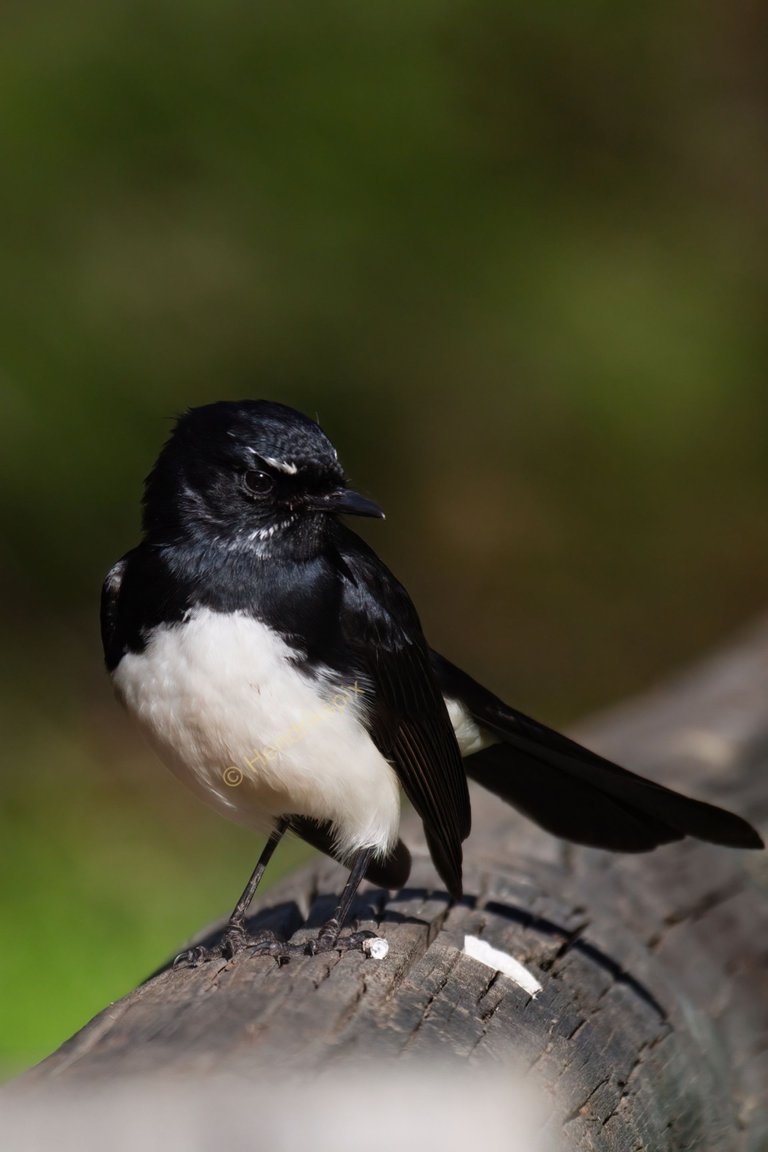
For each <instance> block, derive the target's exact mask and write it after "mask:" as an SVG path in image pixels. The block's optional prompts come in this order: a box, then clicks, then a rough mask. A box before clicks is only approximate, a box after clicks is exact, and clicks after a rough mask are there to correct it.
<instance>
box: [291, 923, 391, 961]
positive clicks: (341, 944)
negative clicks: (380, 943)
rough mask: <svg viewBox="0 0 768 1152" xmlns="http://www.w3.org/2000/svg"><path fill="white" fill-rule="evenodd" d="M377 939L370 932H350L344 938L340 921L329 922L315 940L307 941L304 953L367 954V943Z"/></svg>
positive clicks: (317, 954) (313, 954) (310, 954)
mask: <svg viewBox="0 0 768 1152" xmlns="http://www.w3.org/2000/svg"><path fill="white" fill-rule="evenodd" d="M376 939H377V936H376V933H375V932H368V931H362V932H350V934H349V935H348V936H342V935H341V926H340V924H339V922H338V920H329V921H328V923H327V924H324V925H323V926H322V928H321V929H320V931H319V932H318V934H317V936H316V937H315V939H314V940H309V941H307V943H306V944H305V945H304V953H305V955H306V956H319V955H321V954H322V953H323V952H354V951H360V952H365V951H366V948H365V941H366V940H376Z"/></svg>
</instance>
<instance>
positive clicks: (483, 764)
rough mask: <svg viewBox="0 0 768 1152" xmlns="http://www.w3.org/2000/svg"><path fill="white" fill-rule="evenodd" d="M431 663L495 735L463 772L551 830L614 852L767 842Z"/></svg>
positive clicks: (439, 660)
mask: <svg viewBox="0 0 768 1152" xmlns="http://www.w3.org/2000/svg"><path fill="white" fill-rule="evenodd" d="M433 662H434V667H435V671H436V672H437V675H438V678H439V679H440V682H441V685H442V686H443V691H444V692H445V693H446V695H448V696H451V697H454V698H457V699H459V700H461V702H462V703H463V704H464V706H465V707H466V708H467V710H468V711H469V712H470V714H471V715H472V717H473V718H474V720H475V721H476V723H477V724H479V725H481V727H482V728H483V729H484V731H485V732H486V733H487V734H488V735H489V736H491V737H492V738H495V739H496V740H497V741H498V742H497V743H494V744H491V745H490V746H488V747H485V748H483V749H482V750H481V751H478V752H475V753H473V754H472V755H470V756H468V757H467V758H466V760H465V762H464V763H465V766H466V769H467V775H468V776H469V777H470V778H471V779H473V780H476V781H477V782H478V783H479V784H482V785H483V786H484V787H485V788H488V789H489V790H490V791H491V792H494V793H495V794H496V795H497V796H500V797H501V798H502V799H503V800H506V801H507V802H508V803H509V804H512V805H513V806H514V807H516V808H519V809H520V811H521V812H524V813H525V814H526V815H527V816H530V817H531V819H533V820H535V821H536V823H537V824H540V825H541V826H542V827H543V828H546V829H547V830H548V831H550V832H554V833H555V835H557V836H563V837H565V838H566V839H568V840H573V841H575V842H576V843H578V844H589V845H592V846H594V847H598V848H610V849H612V850H613V851H619V852H645V851H648V850H649V849H651V848H655V847H656V846H657V845H659V844H666V843H669V842H670V841H673V840H680V839H682V838H683V837H684V836H695V837H697V838H698V839H699V840H707V841H709V842H711V843H713V844H723V845H726V846H729V847H735V848H762V847H764V845H763V841H762V839H761V838H760V836H759V835H758V833H757V832H756V831H755V829H754V828H753V827H752V825H751V824H749V823H748V822H747V821H746V820H743V819H742V818H741V816H736V815H735V814H734V813H732V812H726V811H725V810H724V809H723V808H717V807H716V806H715V805H713V804H706V803H704V802H703V801H701V800H693V799H691V798H690V797H688V796H683V795H682V794H681V793H679V792H673V791H672V790H671V789H670V788H665V787H664V786H663V785H661V784H656V783H654V782H653V781H652V780H646V779H645V778H644V777H642V776H638V775H636V773H634V772H630V771H628V770H627V769H626V768H620V767H619V766H618V764H613V763H612V762H611V761H610V760H606V759H605V758H604V757H602V756H598V755H597V753H595V752H591V751H590V750H589V749H587V748H584V747H582V745H580V744H577V743H576V741H575V740H571V739H569V738H568V737H567V736H562V735H561V734H560V733H559V732H555V731H553V730H552V729H551V728H547V727H546V726H545V725H543V724H539V723H538V722H537V721H535V720H532V719H530V717H528V716H524V715H523V713H521V712H517V711H516V710H515V709H514V708H510V707H508V705H506V704H504V703H503V701H501V700H499V699H498V697H496V696H494V695H493V694H492V693H490V692H488V691H487V690H486V689H485V688H482V687H481V686H480V685H479V684H477V683H476V682H475V681H474V680H472V679H471V677H469V676H467V675H466V673H464V672H462V671H461V670H460V669H458V668H456V667H455V666H454V665H452V664H450V663H449V662H448V661H447V660H445V659H444V658H443V657H440V656H437V654H433Z"/></svg>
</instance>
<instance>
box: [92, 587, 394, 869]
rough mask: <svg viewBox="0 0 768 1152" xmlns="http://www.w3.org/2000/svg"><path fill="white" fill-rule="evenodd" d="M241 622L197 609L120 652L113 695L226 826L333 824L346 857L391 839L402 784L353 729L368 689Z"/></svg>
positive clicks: (359, 727) (361, 731)
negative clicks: (342, 680)
mask: <svg viewBox="0 0 768 1152" xmlns="http://www.w3.org/2000/svg"><path fill="white" fill-rule="evenodd" d="M295 655H296V653H295V652H294V651H293V650H292V649H291V648H289V647H288V645H286V644H285V642H284V641H283V640H282V639H281V638H280V636H278V635H277V633H275V632H273V631H272V630H271V629H270V628H268V627H266V625H264V624H261V623H259V622H258V621H257V620H254V619H252V618H251V617H249V616H246V615H245V614H240V613H236V614H233V615H227V614H222V613H217V612H212V611H210V610H209V609H196V610H195V611H194V612H193V613H191V614H190V616H189V617H188V618H187V620H185V622H184V623H183V624H177V625H173V626H167V627H160V628H158V629H157V630H156V631H155V632H154V633H153V635H152V637H151V638H150V640H149V642H148V644H147V647H146V649H145V650H144V652H142V653H140V654H136V653H130V652H129V653H127V654H126V655H125V656H123V658H122V660H121V661H120V663H119V664H118V666H117V668H116V669H115V671H114V673H113V680H114V684H115V688H116V690H117V693H118V695H119V697H120V698H121V699H122V701H123V702H124V704H125V705H126V707H127V708H128V710H129V711H130V712H132V713H133V714H134V715H135V716H136V717H137V719H138V720H139V722H140V724H141V725H142V727H143V729H144V731H145V732H146V734H147V735H148V737H149V739H150V740H151V742H152V743H153V745H154V746H155V748H156V749H157V751H158V752H159V754H160V756H161V758H162V759H163V760H164V761H165V762H166V763H167V764H168V766H169V767H170V768H171V769H172V771H173V772H174V773H175V774H176V775H177V776H178V777H179V778H180V779H182V780H184V782H185V783H187V784H189V785H190V786H191V787H192V788H193V789H194V790H195V791H196V792H197V793H198V794H199V795H201V796H202V797H203V798H204V799H205V800H207V801H208V802H209V803H210V804H212V805H213V806H214V807H216V808H217V809H219V810H220V811H221V812H223V813H224V814H225V815H228V816H230V817H232V818H233V819H235V820H238V821H240V822H242V823H245V824H248V825H249V826H251V827H254V828H257V829H260V830H263V829H266V828H269V827H270V826H271V824H272V821H273V820H274V818H275V817H277V816H283V815H291V814H296V815H301V816H308V817H311V818H314V819H316V820H330V821H331V823H332V824H333V826H334V829H335V831H336V835H337V842H338V845H339V848H340V850H341V852H342V854H344V855H346V854H349V853H352V852H353V851H355V850H356V849H358V848H363V847H375V848H377V849H378V850H379V852H380V853H382V854H384V853H386V851H387V850H388V849H390V848H391V847H392V846H393V845H394V843H395V841H396V840H397V831H398V825H399V818H400V792H399V787H398V782H397V777H396V775H395V773H394V771H393V769H392V768H391V766H390V765H389V764H388V763H387V761H386V760H385V759H384V757H383V756H382V755H381V753H380V752H379V751H378V750H377V748H376V746H375V745H374V744H373V742H372V740H371V739H370V737H369V736H368V734H367V732H366V730H365V727H364V726H363V724H362V723H361V722H360V717H361V716H362V715H363V710H364V707H365V704H364V697H363V690H364V685H363V684H360V683H354V682H351V683H349V684H343V685H341V686H340V687H339V686H338V681H335V682H332V681H331V677H330V675H328V676H327V677H321V678H320V679H319V680H317V679H313V678H312V677H310V676H306V675H304V674H302V673H301V672H300V671H299V669H298V668H297V667H296V665H295V663H292V658H293V659H295Z"/></svg>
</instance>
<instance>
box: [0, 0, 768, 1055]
mask: <svg viewBox="0 0 768 1152" xmlns="http://www.w3.org/2000/svg"><path fill="white" fill-rule="evenodd" d="M767 24H768V12H767V11H766V9H765V8H764V7H762V8H761V7H760V6H758V5H754V4H752V3H746V2H745V0H728V2H727V3H726V2H725V0H715V2H714V3H713V4H711V5H706V6H701V5H698V4H693V3H690V2H688V3H686V2H681V0H672V2H671V3H670V2H669V0H665V2H664V3H661V2H658V0H656V2H652V3H650V4H645V5H642V6H635V7H632V6H629V5H610V4H607V3H604V2H602V3H600V2H597V0H584V2H582V3H580V4H577V5H573V4H569V3H565V2H564V0H543V2H542V3H538V4H536V5H531V4H525V5H523V4H519V3H515V2H514V0H512V2H510V0H505V2H504V3H500V2H497V3H491V2H486V0H474V2H473V3H471V4H469V3H460V2H451V0H443V2H441V3H434V2H430V0H408V2H407V3H406V2H404V0H388V2H387V3H377V2H375V0H373V2H370V3H366V4H359V3H351V2H346V3H340V2H334V0H328V2H327V3H324V4H322V5H311V4H308V3H298V2H296V0H288V2H284V3H280V4H272V5H266V4H259V3H242V2H238V0H218V2H217V3H215V4H214V3H213V2H212V0H185V3H183V4H182V3H175V2H173V0H152V3H146V2H142V0H131V2H130V3H120V2H115V3H111V4H103V3H97V2H96V0H71V2H70V3H69V4H67V5H61V4H55V3H50V2H47V3H46V2H45V0H39V2H38V3H35V4H29V3H21V2H20V0H6V3H5V4H4V5H3V7H2V13H0V173H2V175H1V177H0V255H1V259H2V265H1V271H0V357H1V358H0V392H1V394H2V402H3V403H2V421H0V469H1V470H2V472H1V476H2V484H1V486H0V508H1V511H2V542H3V558H4V563H3V565H2V572H1V574H0V580H1V581H2V599H1V603H2V611H3V614H4V618H3V621H2V627H3V641H4V642H3V645H2V660H3V663H2V667H1V668H0V676H1V677H2V693H1V694H0V711H1V713H2V724H3V729H2V731H3V743H2V760H1V761H0V771H1V773H2V815H0V835H1V836H2V846H3V861H4V867H3V870H2V907H1V908H0V916H1V918H2V926H3V948H2V951H0V987H1V988H2V997H1V998H0V999H1V1003H2V1008H1V1009H0V1011H1V1013H2V1018H0V1044H1V1047H0V1068H2V1069H4V1070H5V1071H6V1072H8V1071H12V1070H13V1069H15V1068H18V1067H21V1066H23V1065H24V1064H25V1063H28V1062H29V1061H31V1060H34V1059H36V1058H39V1057H41V1056H43V1055H44V1054H46V1053H47V1052H48V1051H49V1050H50V1049H51V1048H52V1047H53V1046H55V1045H56V1044H58V1043H59V1042H60V1041H61V1040H63V1039H64V1038H65V1037H66V1036H67V1035H69V1034H70V1033H71V1032H72V1031H73V1030H74V1029H75V1028H76V1027H78V1026H79V1025H80V1024H82V1023H83V1022H85V1021H86V1020H87V1019H88V1017H89V1016H90V1015H92V1014H93V1013H94V1012H95V1011H97V1010H98V1009H100V1008H101V1007H102V1006H103V1005H104V1004H105V1003H106V1002H107V1001H108V1000H110V999H114V998H116V997H118V996H119V995H121V994H122V993H123V992H125V991H126V990H127V989H128V988H130V987H131V986H132V985H133V984H135V982H136V981H137V980H139V979H141V978H142V977H143V976H144V975H145V974H146V973H147V972H148V971H150V970H151V969H152V968H153V967H154V966H156V965H157V964H158V963H160V962H161V961H163V959H164V958H165V957H166V956H167V955H168V954H169V953H172V952H173V950H174V949H176V948H177V947H178V946H179V945H180V944H181V942H182V941H183V940H184V939H185V938H186V937H187V935H188V934H190V933H192V932H193V931H195V930H196V929H197V928H199V927H200V926H201V925H202V924H204V923H205V922H206V921H208V920H210V919H212V918H214V917H215V916H218V915H220V914H222V913H224V912H226V911H228V910H229V907H230V906H231V904H232V903H233V901H234V899H235V897H236V895H237V894H238V892H239V891H240V887H241V886H242V883H243V882H244V879H245V876H246V874H247V873H248V871H249V869H250V867H251V865H252V864H253V862H254V858H255V853H256V852H257V850H258V847H259V845H258V844H257V843H256V842H255V840H254V838H253V837H251V836H249V835H248V833H247V832H245V831H243V830H242V829H238V828H235V827H234V826H229V825H227V824H225V823H224V822H223V821H222V820H221V819H220V818H219V817H217V816H216V815H214V814H213V813H209V812H207V811H206V810H205V809H204V808H203V807H202V806H201V805H199V804H198V802H197V801H196V800H195V799H193V798H192V797H191V796H189V795H187V794H186V792H185V791H184V790H183V789H182V788H181V787H179V786H178V785H177V783H176V782H175V781H174V780H172V779H171V777H170V775H168V774H166V772H165V770H164V769H163V768H161V767H160V766H159V764H158V763H157V762H156V761H155V760H154V758H153V756H152V754H151V753H150V752H149V751H148V750H147V749H146V748H145V747H144V746H143V744H142V743H141V742H140V740H139V739H138V737H137V736H136V735H135V734H134V732H133V731H132V729H131V728H130V727H129V725H128V723H127V722H126V721H125V720H124V718H123V716H122V714H121V713H120V711H119V709H118V707H117V705H116V704H115V703H114V701H113V699H112V696H111V692H110V689H109V685H108V683H107V680H106V677H105V676H104V674H103V672H102V668H101V653H100V647H99V640H98V630H97V600H98V593H99V587H100V583H101V580H102V577H103V574H104V573H105V571H106V570H107V568H108V567H109V566H110V565H111V563H112V562H113V561H114V560H115V559H116V558H117V557H118V556H119V555H120V554H121V553H122V552H124V551H125V550H127V548H128V547H130V546H132V545H133V544H134V543H135V542H136V539H137V528H138V518H139V503H138V502H139V495H140V487H141V481H142V478H143V476H144V475H145V473H146V472H147V470H148V469H149V467H150V465H151V463H152V460H153V458H154V456H155V454H156V452H157V450H158V448H159V446H160V443H161V442H162V440H163V439H164V438H165V436H166V434H167V431H168V429H169V417H170V416H171V415H172V414H173V413H175V412H177V411H179V410H181V409H182V408H184V407H185V406H187V405H190V404H198V403H202V402H207V401H210V400H213V399H222V398H228V399H229V398H237V397H242V396H252V397H260V396H263V397H269V398H273V399H279V400H282V401H284V402H288V403H292V404H295V405H296V406H298V407H300V408H303V409H305V410H307V411H308V412H310V413H315V412H318V413H319V416H320V419H321V421H322V423H323V425H324V426H325V428H326V430H327V431H328V433H329V434H330V435H331V437H332V438H333V439H334V441H335V442H336V444H337V445H338V448H339V451H340V454H341V457H342V460H343V461H344V463H345V465H346V467H347V469H348V471H349V473H350V475H351V477H352V479H353V481H354V482H355V484H356V485H357V486H358V487H360V488H362V489H363V490H364V491H365V492H367V493H369V494H370V495H372V496H375V498H376V499H378V500H379V501H380V502H381V503H382V504H383V505H384V507H385V508H386V510H387V513H388V519H387V520H386V522H385V523H384V524H376V525H372V526H371V527H370V529H368V530H367V535H368V538H369V539H371V540H372V541H373V542H374V543H375V546H376V547H377V549H378V550H379V551H380V552H381V554H382V555H383V556H384V557H385V558H386V560H387V561H388V562H389V563H390V564H391V565H392V566H393V567H394V568H395V570H396V571H397V572H398V574H399V575H400V576H401V577H402V579H403V580H404V582H405V583H406V584H407V585H408V587H409V588H410V589H411V591H412V593H413V594H414V597H415V599H416V601H417V604H418V605H419V606H420V608H421V611H422V616H423V618H424V621H425V624H426V626H427V628H428V631H429V633H430V635H431V637H432V639H433V641H434V643H435V644H436V646H439V647H441V648H442V649H443V650H445V651H446V653H447V654H448V655H450V656H452V657H453V658H454V659H456V660H458V661H460V662H462V663H465V664H466V665H467V666H468V667H469V668H471V669H472V670H473V671H474V672H475V674H476V675H477V676H478V677H480V678H484V679H486V680H487V681H488V682H489V683H490V684H491V685H492V686H493V687H494V688H495V689H496V690H498V691H499V692H501V693H503V694H506V695H507V696H508V697H509V698H510V699H511V700H513V701H514V702H515V703H516V704H517V705H518V706H520V707H522V708H524V709H526V710H528V711H530V712H533V713H535V714H537V715H539V716H541V717H542V718H543V719H547V720H549V721H551V722H554V723H567V722H569V721H570V720H572V719H574V718H575V717H576V716H577V715H578V714H579V713H581V712H583V711H585V710H587V709H590V708H593V707H596V706H599V705H604V704H607V703H609V702H610V701H612V700H616V699H619V698H621V697H622V696H625V695H626V694H627V693H629V692H632V691H634V690H637V689H640V688H642V687H643V686H644V685H647V684H649V683H650V682H652V681H653V680H654V679H655V678H656V677H658V676H659V675H660V674H661V673H662V672H663V670H664V669H666V668H668V667H671V666H673V665H675V664H676V663H681V662H684V661H687V660H689V659H691V658H692V657H694V656H695V655H697V654H698V653H701V652H703V651H705V650H706V649H707V648H708V647H709V646H711V645H712V644H713V643H715V642H716V641H717V640H718V639H719V638H720V637H721V636H722V635H723V634H724V633H725V632H726V631H727V630H728V629H729V628H730V627H732V626H733V625H735V624H736V623H737V622H739V621H741V620H743V619H746V618H748V617H749V615H750V614H751V613H753V612H754V611H755V610H757V609H760V608H761V607H763V606H764V604H765V587H764V586H765V580H766V572H767V571H768V522H767V521H766V516H765V511H764V507H765V493H766V485H767V483H768V452H766V425H767V421H766V417H768V387H766V366H767V364H768V325H766V303H767V301H766V287H767V280H768V264H767V263H766V248H765V240H766V217H767V216H768V150H767V149H766V135H767V131H766V129H767V126H768V117H767V112H768V71H766V68H765V57H764V44H765V34H766V31H768V29H767V28H766V25H767ZM295 858H296V855H295V853H294V855H291V852H289V851H287V850H283V853H282V856H281V861H282V863H283V864H287V863H290V862H292V861H294V860H295ZM277 870H278V869H277V868H276V869H275V871H277Z"/></svg>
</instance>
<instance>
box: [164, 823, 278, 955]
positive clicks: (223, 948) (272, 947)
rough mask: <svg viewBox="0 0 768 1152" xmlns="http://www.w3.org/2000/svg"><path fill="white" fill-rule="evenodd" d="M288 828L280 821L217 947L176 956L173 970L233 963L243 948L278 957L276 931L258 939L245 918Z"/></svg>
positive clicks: (260, 935)
mask: <svg viewBox="0 0 768 1152" xmlns="http://www.w3.org/2000/svg"><path fill="white" fill-rule="evenodd" d="M287 827H288V821H287V820H278V822H277V824H276V825H275V827H274V829H273V831H272V833H271V834H270V837H269V839H268V840H267V842H266V844H265V845H264V849H263V851H262V853H261V856H259V862H258V864H257V865H256V867H255V868H254V870H253V872H252V873H251V878H250V880H249V881H248V883H247V884H246V886H245V889H244V891H243V894H242V896H241V897H240V899H239V900H238V902H237V904H236V905H235V907H234V908H233V909H232V914H231V915H230V917H229V920H228V921H227V927H226V928H225V929H224V933H223V935H222V937H221V940H220V941H219V943H218V945H217V946H216V948H205V947H203V946H202V945H200V946H198V947H197V948H190V949H189V950H188V951H186V952H182V953H181V954H180V955H179V956H177V957H176V959H175V961H174V967H175V966H176V965H177V964H181V963H183V962H186V963H189V964H192V965H196V964H199V963H201V962H202V961H205V960H213V959H214V958H222V957H223V958H224V959H225V960H230V959H232V957H233V956H234V955H235V954H236V953H237V952H240V951H242V949H243V948H252V949H254V950H255V951H263V952H264V953H265V954H267V955H270V954H275V952H276V946H278V945H279V942H278V940H277V938H276V936H275V934H274V932H270V931H269V930H266V931H264V932H262V933H260V934H259V935H258V936H249V934H248V931H247V929H246V927H245V917H246V914H247V912H248V909H249V908H250V906H251V901H252V900H253V897H254V895H255V893H256V889H257V888H258V886H259V884H260V883H261V878H262V876H263V875H264V872H265V870H266V867H267V865H268V864H269V862H270V860H271V859H272V854H273V852H274V851H275V848H277V846H278V844H279V843H280V841H281V840H282V838H283V835H284V833H285V830H286V828H287Z"/></svg>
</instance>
